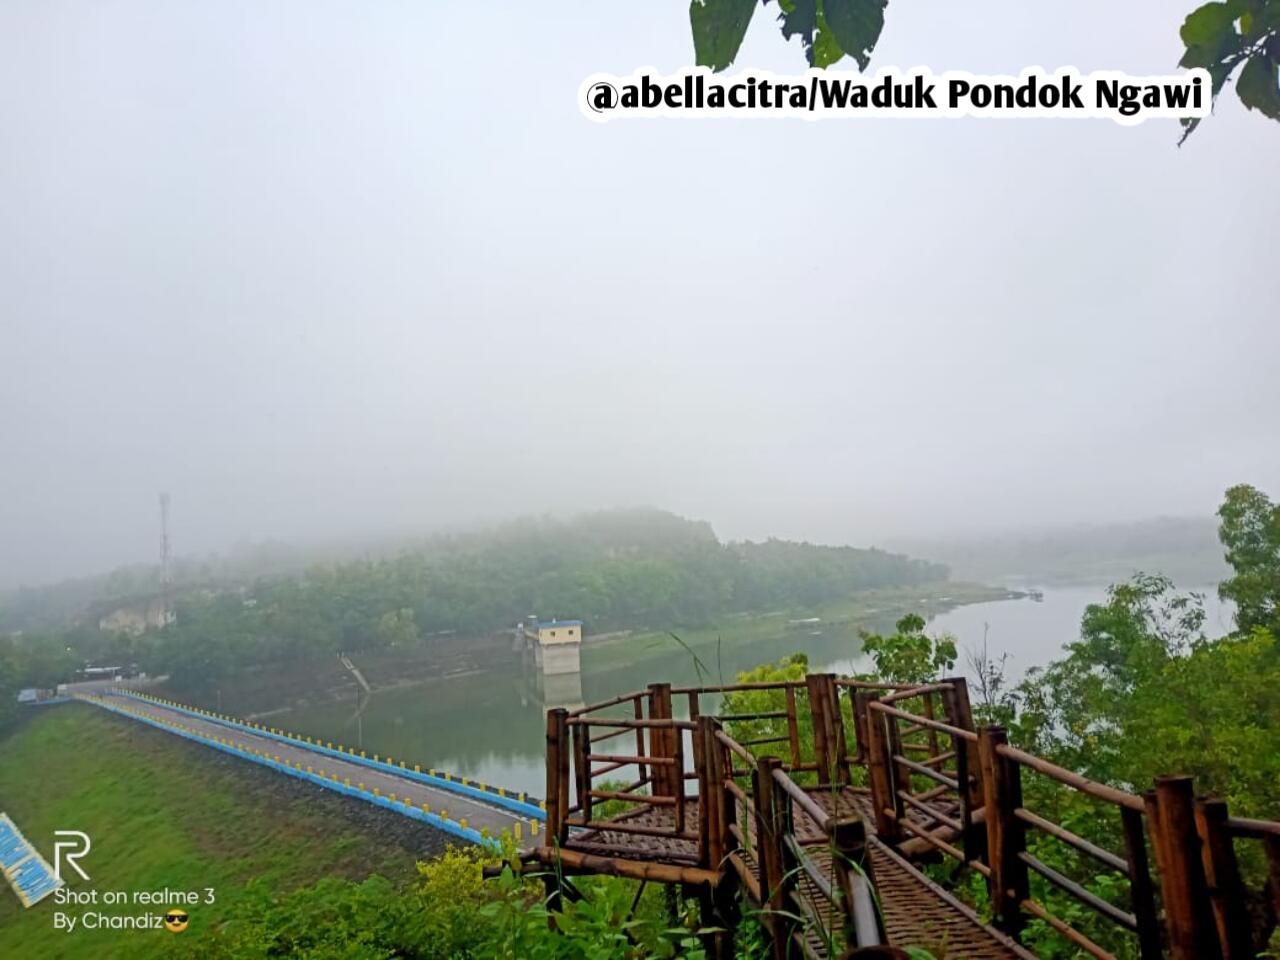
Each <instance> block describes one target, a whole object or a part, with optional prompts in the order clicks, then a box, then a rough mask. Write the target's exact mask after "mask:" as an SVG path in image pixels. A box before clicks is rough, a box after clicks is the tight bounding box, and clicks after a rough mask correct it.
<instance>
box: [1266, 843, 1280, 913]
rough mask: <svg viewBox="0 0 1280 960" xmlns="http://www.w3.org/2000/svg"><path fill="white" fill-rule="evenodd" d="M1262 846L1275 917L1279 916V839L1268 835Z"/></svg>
mask: <svg viewBox="0 0 1280 960" xmlns="http://www.w3.org/2000/svg"><path fill="white" fill-rule="evenodd" d="M1262 845H1263V849H1264V850H1265V851H1266V854H1267V876H1268V877H1270V878H1271V879H1270V882H1271V900H1272V903H1273V906H1274V909H1275V912H1276V916H1280V837H1277V836H1273V835H1271V834H1268V835H1267V837H1266V838H1265V839H1264V840H1263V841H1262Z"/></svg>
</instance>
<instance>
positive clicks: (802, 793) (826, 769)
mask: <svg viewBox="0 0 1280 960" xmlns="http://www.w3.org/2000/svg"><path fill="white" fill-rule="evenodd" d="M746 691H763V692H772V693H773V694H775V696H774V697H772V698H770V700H771V702H770V703H769V704H767V705H766V706H764V707H762V708H761V709H758V710H756V711H754V712H729V711H728V710H726V709H724V708H723V707H721V708H719V712H718V713H716V712H715V710H714V709H713V710H711V712H708V710H709V708H710V707H711V704H710V703H709V702H708V699H707V698H708V697H710V696H723V695H725V694H733V693H737V692H746ZM681 700H683V701H684V702H685V703H687V706H688V714H689V719H687V720H683V719H678V718H676V717H674V716H673V711H672V706H673V702H675V703H679V702H680V701H681ZM730 709H733V710H739V711H740V708H737V707H735V708H730ZM775 754H777V755H775ZM631 770H634V771H635V773H636V775H635V776H634V778H633V781H632V782H630V783H629V784H628V785H626V786H623V787H613V788H608V789H606V788H604V787H602V786H601V785H600V783H599V782H598V781H599V780H601V779H602V778H606V777H609V778H617V777H618V776H619V774H622V773H623V772H624V771H631ZM1028 772H1029V773H1028ZM1027 776H1033V777H1038V778H1043V779H1044V780H1047V781H1049V782H1050V783H1051V784H1053V785H1054V786H1055V788H1058V789H1060V790H1066V791H1073V792H1074V793H1076V794H1080V795H1083V796H1085V797H1087V798H1090V800H1091V801H1093V802H1094V803H1096V804H1097V810H1098V813H1099V816H1100V817H1101V818H1102V819H1101V820H1100V821H1099V823H1101V824H1109V825H1110V826H1109V830H1103V831H1101V832H1099V831H1094V832H1091V836H1093V838H1094V839H1092V840H1091V839H1087V838H1085V837H1083V836H1081V835H1080V834H1078V833H1076V832H1074V831H1073V830H1071V829H1069V828H1068V827H1066V826H1065V825H1063V824H1062V823H1059V822H1054V820H1053V819H1052V817H1051V816H1049V815H1048V814H1047V810H1043V809H1042V810H1035V809H1031V807H1029V806H1028V805H1027V802H1026V801H1025V799H1024V790H1023V787H1024V779H1025V777H1027ZM695 782H696V786H695V785H694V784H695ZM850 789H852V793H849V794H848V797H847V798H846V799H849V800H850V802H851V803H852V802H853V800H854V799H857V798H861V799H860V800H858V803H859V804H863V805H867V804H869V807H870V809H871V811H872V816H873V820H869V821H868V822H867V823H866V824H865V825H864V824H863V823H862V822H861V821H860V820H859V819H858V817H856V816H854V815H853V814H852V808H851V807H849V806H844V807H842V806H841V805H840V804H839V803H835V804H834V807H833V809H835V810H837V811H838V812H839V815H836V814H834V813H827V812H826V810H827V807H824V806H823V803H820V802H819V800H820V799H821V800H824V802H825V797H826V793H824V791H829V792H830V794H831V796H833V797H835V796H837V795H840V796H844V795H845V793H846V791H848V790H850ZM1032 795H1033V796H1040V797H1050V798H1053V797H1056V796H1061V794H1056V795H1055V794H1053V793H1048V794H1046V793H1045V792H1044V791H1043V790H1040V789H1036V790H1034V791H1032ZM611 801H622V802H624V803H626V804H628V805H630V806H631V807H633V808H634V810H633V811H629V812H628V813H627V814H624V815H623V816H622V818H621V819H619V818H617V817H611V818H609V819H608V820H601V819H600V818H599V817H598V816H597V815H596V808H597V806H598V804H600V803H606V802H611ZM1052 802H1053V803H1055V804H1056V803H1057V800H1056V799H1053V801H1052ZM1046 806H1047V803H1046ZM1049 809H1052V807H1049ZM645 810H658V811H663V813H664V815H663V816H661V817H650V818H645V817H644V816H643V815H642V814H643V812H644V811H645ZM666 811H670V816H669V817H668V816H666V815H665V812H666ZM634 820H640V821H643V822H630V821H634ZM547 821H548V836H549V838H550V840H549V842H551V843H553V844H555V845H558V846H560V847H562V848H563V847H565V846H567V845H573V846H576V847H577V848H583V847H589V846H590V843H591V841H589V840H588V841H585V842H580V841H578V840H574V841H573V843H572V844H571V830H575V831H577V833H576V834H574V836H575V837H581V836H590V835H591V834H589V833H588V831H591V830H597V829H598V830H607V831H611V832H617V833H620V834H634V835H639V836H638V837H637V839H641V838H642V837H645V836H647V837H653V838H666V839H670V840H673V841H679V842H681V843H685V844H686V847H685V848H684V849H685V850H692V851H694V852H691V853H686V854H680V853H676V854H674V855H673V854H672V853H671V850H670V849H669V848H668V849H666V851H665V854H664V856H666V858H667V860H668V862H673V861H674V862H684V863H687V864H688V865H689V868H688V869H687V870H685V871H684V872H683V873H681V872H680V868H677V867H674V866H672V867H663V868H662V870H661V871H657V872H654V873H652V874H648V873H646V874H644V876H646V877H649V876H653V877H655V878H658V879H663V878H678V879H671V882H691V881H690V880H689V878H690V877H700V878H712V877H718V876H722V875H723V874H724V873H725V872H729V873H731V874H732V875H733V876H735V877H736V878H737V879H738V880H739V881H741V883H742V885H743V886H744V887H745V888H746V890H747V893H748V894H749V896H750V897H751V899H752V900H753V901H754V902H756V903H758V904H761V905H762V906H763V908H764V920H765V924H766V926H767V927H768V928H769V930H770V932H771V934H772V935H773V940H774V942H775V950H776V949H778V948H777V946H776V944H777V943H781V944H783V945H784V947H785V945H787V944H793V943H797V942H798V941H799V940H801V939H803V938H804V934H805V933H806V932H807V933H809V934H811V933H812V931H813V929H814V928H815V927H821V929H824V930H827V931H832V930H839V931H841V933H840V937H841V939H842V942H843V945H844V946H854V947H862V946H871V945H879V944H882V943H883V939H884V932H883V930H882V928H881V920H880V918H879V916H878V915H877V912H876V910H875V908H874V899H873V894H872V886H873V884H874V877H870V869H869V862H867V861H866V860H865V858H864V856H863V849H864V843H865V836H864V833H863V831H864V830H866V831H867V832H870V831H871V830H872V829H874V832H875V834H876V837H875V839H874V840H873V841H872V843H873V845H874V846H875V847H876V848H877V849H892V850H893V851H894V855H895V856H900V857H906V858H907V859H908V860H916V861H920V860H929V859H930V858H934V859H936V858H938V857H945V858H950V859H951V860H954V861H955V862H956V863H958V864H960V865H962V866H963V867H964V868H967V869H969V870H971V871H973V872H975V873H976V874H978V875H980V876H982V877H983V878H984V879H985V881H986V884H987V887H988V890H989V893H990V910H991V914H992V917H993V922H994V923H995V925H996V926H997V927H999V928H1000V929H1001V930H1002V931H1004V932H1005V933H1007V934H1009V935H1010V936H1013V937H1014V938H1017V937H1018V936H1019V935H1020V934H1021V933H1022V931H1023V929H1024V928H1025V926H1026V924H1027V923H1028V922H1029V921H1030V920H1032V919H1034V920H1038V921H1042V922H1043V923H1044V924H1046V925H1048V926H1049V927H1050V928H1052V929H1053V930H1055V931H1056V932H1057V933H1058V934H1060V935H1061V936H1062V937H1064V938H1065V939H1066V940H1067V941H1069V942H1070V944H1072V945H1073V947H1074V948H1076V949H1078V950H1080V951H1083V952H1084V953H1086V954H1089V955H1091V956H1093V957H1097V958H1100V960H1108V958H1111V957H1112V956H1113V953H1112V949H1115V948H1116V947H1115V945H1116V944H1120V943H1122V942H1123V941H1125V940H1126V939H1128V941H1129V942H1130V943H1132V944H1133V950H1132V952H1134V953H1136V954H1137V955H1138V956H1139V957H1140V958H1141V960H1157V958H1161V957H1165V956H1171V957H1172V958H1174V960H1245V958H1253V957H1255V956H1256V953H1257V951H1258V950H1259V949H1262V945H1261V944H1259V943H1257V942H1255V941H1256V940H1257V939H1258V927H1259V924H1258V923H1257V922H1256V916H1252V917H1251V915H1250V913H1249V911H1248V910H1246V906H1245V904H1246V894H1247V890H1246V884H1245V882H1244V880H1243V879H1242V871H1241V862H1240V861H1238V860H1237V847H1238V846H1239V845H1242V844H1248V845H1250V846H1249V847H1248V852H1247V863H1246V866H1247V867H1248V868H1249V870H1250V871H1251V873H1250V876H1253V873H1254V872H1256V871H1257V870H1258V869H1259V865H1260V864H1262V865H1263V866H1262V867H1261V869H1264V870H1265V872H1266V874H1267V876H1268V877H1269V881H1268V884H1267V887H1268V888H1269V890H1270V897H1271V899H1272V901H1273V903H1272V904H1271V909H1272V910H1273V911H1274V913H1273V916H1275V915H1280V823H1276V822H1273V821H1266V820H1252V819H1244V818H1239V817H1232V816H1230V815H1229V814H1228V811H1227V809H1226V805H1225V804H1223V803H1221V802H1220V801H1217V800H1213V799H1204V798H1201V799H1196V798H1195V797H1194V796H1193V788H1192V783H1191V780H1190V778H1188V777H1160V778H1158V779H1157V781H1156V783H1155V785H1154V789H1153V790H1151V791H1149V792H1147V793H1145V794H1143V795H1141V796H1139V795H1136V794H1134V793H1131V792H1128V791H1125V790H1120V789H1116V788H1114V787H1111V786H1107V785H1105V784H1101V783H1098V782H1096V781H1093V780H1090V779H1088V778H1086V777H1083V776H1080V775H1079V774H1076V773H1074V772H1072V771H1070V770H1067V769H1064V768H1062V767H1059V766H1056V765H1055V764H1052V763H1049V762H1048V761H1046V760H1043V759H1041V758H1039V757H1036V756H1034V755H1032V754H1030V753H1027V752H1026V751H1023V750H1020V749H1018V748H1016V747H1014V746H1012V745H1011V744H1009V743H1008V739H1007V735H1006V732H1005V731H1004V729H1003V728H1001V727H985V728H983V729H982V730H980V731H978V730H975V728H974V723H973V716H972V711H971V708H970V704H969V698H968V689H967V686H966V684H965V681H964V680H963V679H958V678H951V679H946V680H940V681H937V682H931V683H926V684H912V685H902V684H899V685H893V684H878V683H870V682H866V681H860V680H850V679H841V678H836V677H834V676H832V675H830V674H814V675H810V676H807V677H805V679H804V680H795V681H785V682H776V683H754V684H729V685H721V686H711V687H696V688H695V687H682V688H674V689H673V688H672V687H670V686H669V685H666V684H653V685H651V686H650V687H649V688H648V689H647V690H645V691H640V692H637V693H632V694H627V695H624V696H620V697H615V698H613V699H612V700H609V701H606V702H604V703H600V704H594V705H592V706H590V707H584V708H582V709H580V710H577V711H574V712H573V713H569V712H567V711H564V710H552V711H550V712H549V713H548V715H547ZM649 821H653V822H652V823H651V822H649ZM801 822H811V823H812V825H813V826H812V829H811V828H809V827H808V826H807V825H806V826H805V829H804V830H797V823H801ZM1100 833H1101V835H1106V834H1107V833H1109V834H1110V835H1111V837H1112V841H1111V843H1110V845H1111V846H1114V847H1117V848H1119V847H1123V850H1122V852H1118V851H1117V850H1111V849H1107V848H1106V846H1104V845H1102V844H1101V843H1100V841H1098V836H1099V835H1100ZM1029 841H1030V842H1029ZM690 843H691V844H694V845H695V846H693V847H689V846H687V845H688V844H690ZM886 845H887V847H886ZM1055 845H1061V846H1063V847H1066V848H1068V849H1069V850H1070V851H1071V852H1072V854H1073V855H1076V856H1079V857H1080V858H1082V859H1081V863H1082V864H1083V863H1086V862H1087V863H1091V864H1096V865H1097V869H1098V870H1099V871H1104V872H1106V873H1109V874H1111V875H1113V876H1115V877H1116V878H1118V879H1119V880H1120V881H1121V886H1120V889H1119V893H1118V894H1115V895H1109V897H1103V896H1101V895H1099V893H1098V892H1096V889H1089V888H1088V887H1087V886H1086V885H1085V883H1083V882H1081V880H1080V879H1077V878H1080V877H1082V876H1083V875H1084V874H1083V871H1077V870H1075V869H1074V868H1073V869H1071V870H1068V869H1067V868H1065V867H1063V868H1060V867H1056V866H1053V865H1051V863H1052V864H1057V863H1059V860H1058V859H1057V858H1056V857H1051V856H1046V855H1045V850H1046V849H1052V847H1053V846H1055ZM1255 845H1257V846H1255ZM1241 849H1244V848H1243V847H1242V848H1241ZM591 852H592V851H590V850H588V851H587V853H591ZM598 852H599V853H601V854H605V855H612V856H623V857H625V856H627V855H628V854H627V852H626V851H619V850H605V849H601V850H599V851H598ZM1047 861H1048V862H1047ZM582 862H585V861H582ZM663 871H665V872H663ZM1071 872H1074V873H1075V877H1074V878H1073V877H1072V876H1068V875H1067V874H1068V873H1071ZM1094 873H1095V871H1093V870H1090V871H1089V876H1092V875H1094ZM868 878H870V879H868ZM1033 879H1034V880H1035V883H1034V884H1033ZM693 882H702V880H695V881H693ZM1033 889H1035V890H1043V891H1045V893H1048V892H1049V891H1052V896H1046V895H1043V894H1038V895H1036V896H1033ZM1063 898H1065V900H1064V899H1063ZM1063 902H1069V903H1071V904H1073V905H1079V906H1080V907H1083V908H1085V910H1087V911H1089V912H1090V913H1092V914H1093V915H1095V916H1096V917H1097V918H1099V920H1098V922H1096V923H1095V922H1089V923H1083V922H1082V921H1081V920H1079V919H1078V918H1079V916H1080V913H1079V911H1076V910H1071V911H1064V910H1062V909H1061V908H1060V907H1059V906H1057V904H1061V903H1063ZM1051 907H1052V909H1051ZM815 911H816V912H817V913H818V914H820V915H821V916H815V915H814V914H815ZM1055 911H1056V912H1055ZM1255 913H1256V911H1255ZM806 914H808V915H809V919H810V920H811V921H812V923H811V924H797V922H796V918H797V917H804V916H805V915H806ZM1263 926H1265V923H1264V924H1263ZM802 928H803V929H802ZM1099 941H1102V942H1099ZM1108 944H1109V945H1111V949H1109V948H1108ZM1126 949H1127V948H1126ZM778 955H779V956H781V955H782V954H778Z"/></svg>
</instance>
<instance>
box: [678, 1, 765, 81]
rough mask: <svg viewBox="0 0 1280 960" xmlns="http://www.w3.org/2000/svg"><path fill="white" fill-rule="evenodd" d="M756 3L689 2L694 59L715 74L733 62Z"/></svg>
mask: <svg viewBox="0 0 1280 960" xmlns="http://www.w3.org/2000/svg"><path fill="white" fill-rule="evenodd" d="M755 9H756V0H690V3H689V24H690V26H692V27H693V50H694V56H695V59H696V61H697V64H698V66H700V67H710V68H711V69H712V70H714V71H716V72H717V73H718V72H720V71H721V70H723V69H725V68H726V67H727V66H729V64H731V63H733V60H734V58H735V57H736V56H737V55H738V48H739V47H741V46H742V38H743V37H745V36H746V35H747V26H748V25H749V24H750V23H751V14H752V13H754V12H755Z"/></svg>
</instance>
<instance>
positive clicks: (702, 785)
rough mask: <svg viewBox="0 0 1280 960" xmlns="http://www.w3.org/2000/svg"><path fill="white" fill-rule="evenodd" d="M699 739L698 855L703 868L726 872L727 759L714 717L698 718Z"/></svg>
mask: <svg viewBox="0 0 1280 960" xmlns="http://www.w3.org/2000/svg"><path fill="white" fill-rule="evenodd" d="M697 736H698V739H699V740H701V742H702V750H701V759H700V762H699V764H698V820H699V828H698V835H699V838H698V854H699V859H700V865H701V866H703V867H705V868H707V869H708V870H716V871H723V870H724V857H725V843H726V830H725V826H724V807H725V789H724V758H723V752H722V751H723V748H722V747H721V746H720V742H719V741H718V740H716V721H715V718H714V717H698V730H697Z"/></svg>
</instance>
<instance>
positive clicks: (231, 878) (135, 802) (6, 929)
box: [0, 704, 416, 960]
mask: <svg viewBox="0 0 1280 960" xmlns="http://www.w3.org/2000/svg"><path fill="white" fill-rule="evenodd" d="M39 709H40V711H41V712H40V713H39V714H38V715H36V716H33V717H30V718H29V719H27V720H26V721H25V722H24V723H22V724H21V725H20V726H19V727H18V728H17V729H16V730H15V731H14V732H12V733H11V734H10V735H9V736H8V737H7V738H5V739H4V740H0V810H3V811H4V812H6V813H8V814H9V816H10V817H12V818H13V820H14V821H15V822H16V823H17V825H18V827H19V829H20V830H22V832H23V833H24V834H25V836H26V837H27V839H28V840H29V841H31V842H32V843H33V844H34V845H35V846H36V847H37V848H38V849H39V850H40V852H41V854H42V855H43V856H44V857H45V859H47V860H48V861H49V862H50V863H52V862H53V833H54V831H55V830H57V829H75V830H83V831H84V832H86V833H88V834H89V836H90V837H91V838H92V840H93V849H92V851H91V853H90V854H89V856H87V857H86V858H85V860H84V866H85V869H86V872H87V873H88V874H89V876H90V877H91V878H92V880H91V882H85V881H83V880H80V879H79V878H75V882H74V883H73V884H72V886H73V888H75V889H77V890H88V889H96V890H97V891H98V896H99V898H101V897H102V896H103V894H104V893H105V892H106V891H109V890H125V891H130V892H132V891H134V890H159V889H162V888H171V889H181V890H193V889H194V890H198V891H203V890H204V889H205V888H207V887H212V888H213V889H214V892H215V896H216V902H215V903H214V904H213V905H207V906H206V905H201V906H198V907H190V908H188V912H189V913H190V916H191V921H190V926H189V928H188V929H187V930H186V931H185V932H183V933H180V934H172V933H169V932H168V931H166V930H164V929H158V930H145V931H142V930H114V931H113V930H107V931H101V930H100V931H92V930H91V931H83V930H80V929H77V930H75V931H74V932H71V933H68V932H65V931H58V930H55V929H54V913H55V911H63V912H65V913H69V914H79V913H80V912H81V911H83V910H95V911H100V912H102V913H106V914H112V913H119V914H138V913H146V912H163V908H147V907H136V906H130V907H116V908H113V907H102V906H98V907H92V906H90V907H77V906H70V905H68V906H58V905H56V904H55V903H54V897H53V896H50V897H48V898H46V899H45V900H43V901H41V902H40V903H39V904H37V905H36V906H34V907H32V908H30V909H25V910H24V909H23V907H22V906H21V904H20V903H19V902H18V899H17V897H16V896H14V895H13V893H12V891H10V890H9V889H8V887H7V884H6V885H4V887H5V888H4V889H3V890H0V957H4V958H9V957H13V958H32V960H58V958H64V957H65V958H73V960H99V958H120V960H126V958H127V960H134V958H138V960H146V958H151V957H157V958H161V957H163V958H170V957H199V956H200V955H201V950H200V945H201V940H202V939H203V938H204V937H206V936H208V935H209V933H210V932H211V931H214V930H216V929H217V928H218V927H219V926H220V925H221V924H223V923H225V922H227V919H228V917H229V916H231V914H232V912H233V911H234V908H235V906H236V904H237V902H238V901H240V900H241V899H242V898H243V897H245V896H246V894H245V883H246V882H247V881H250V880H251V879H253V878H258V879H259V880H260V881H261V882H262V883H263V884H266V885H268V887H269V889H271V890H272V891H279V892H283V891H286V890H290V889H293V888H296V887H298V886H302V885H306V884H310V883H312V882H314V881H316V880H318V879H320V878H321V877H324V876H331V875H332V876H341V877H347V878H352V879H361V878H364V877H366V876H368V875H369V874H371V873H381V874H382V875H383V876H386V877H388V878H390V879H392V880H394V881H404V880H407V879H408V878H409V877H410V876H412V875H413V874H414V872H415V859H416V857H415V855H414V853H413V851H412V850H411V849H409V847H411V846H412V845H413V840H412V839H411V838H408V839H406V838H404V837H402V838H400V839H393V838H392V835H393V834H394V829H393V830H392V831H389V832H384V833H383V839H379V831H378V830H376V829H375V830H374V831H372V832H370V831H368V830H362V829H361V823H360V822H359V820H358V817H359V816H363V815H364V814H363V811H362V810H360V809H358V808H355V809H353V808H352V807H350V806H349V805H350V804H354V803H356V801H350V800H346V799H344V798H341V797H338V796H337V795H328V794H326V793H324V792H323V791H319V790H316V789H314V788H309V789H308V788H306V787H305V786H303V785H296V784H294V783H292V782H291V781H287V779H286V778H283V777H278V776H276V775H272V774H269V773H266V772H265V771H259V770H257V769H255V768H254V767H252V766H251V765H249V764H246V763H244V762H243V761H236V760H233V759H230V758H226V757H224V756H223V755H221V754H218V753H216V752H215V751H212V750H209V749H207V748H204V747H199V746H197V745H194V744H190V743H188V742H186V741H184V740H181V739H179V738H177V737H173V736H171V735H169V734H165V733H163V732H160V731H157V730H153V729H151V728H149V727H145V726H143V725H141V724H138V723H133V722H131V721H128V720H125V719H123V718H119V717H115V716H112V715H110V714H107V713H105V712H104V711H101V710H98V709H96V708H94V707H91V706H88V705H84V704H67V705H64V706H55V707H45V708H39ZM344 805H347V806H344ZM360 806H363V805H360ZM369 810H370V813H371V815H373V814H380V811H376V810H373V808H369ZM385 816H393V815H385ZM394 820H395V821H399V820H403V818H394ZM405 822H406V823H408V821H405ZM376 825H377V824H376V822H375V823H374V826H375V827H376ZM392 826H393V827H394V826H395V824H394V823H393V824H392Z"/></svg>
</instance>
